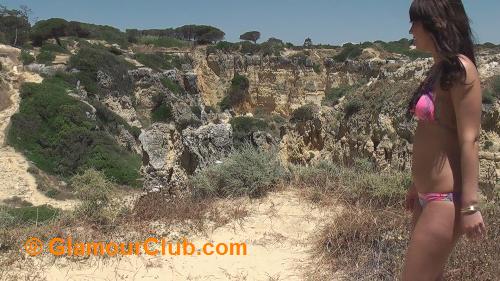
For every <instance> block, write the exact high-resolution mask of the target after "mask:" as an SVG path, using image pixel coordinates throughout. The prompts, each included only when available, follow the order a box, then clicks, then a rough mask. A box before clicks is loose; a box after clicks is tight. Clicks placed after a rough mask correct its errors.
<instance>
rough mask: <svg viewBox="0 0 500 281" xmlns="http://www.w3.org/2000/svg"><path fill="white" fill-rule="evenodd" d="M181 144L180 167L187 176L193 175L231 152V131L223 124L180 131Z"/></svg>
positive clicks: (228, 125) (228, 126) (229, 126)
mask: <svg viewBox="0 0 500 281" xmlns="http://www.w3.org/2000/svg"><path fill="white" fill-rule="evenodd" d="M182 144H183V145H184V152H183V154H182V158H181V164H182V167H183V168H184V169H185V170H186V172H187V173H188V174H193V173H196V172H198V171H199V170H200V169H202V168H204V167H206V166H208V165H210V164H213V163H215V161H217V160H221V159H222V158H223V157H225V156H227V155H228V154H229V153H230V152H231V150H232V147H233V131H232V129H231V125H230V124H224V123H223V124H207V125H204V126H201V127H199V128H196V129H195V128H187V129H185V130H183V131H182Z"/></svg>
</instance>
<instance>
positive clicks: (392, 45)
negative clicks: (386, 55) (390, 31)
mask: <svg viewBox="0 0 500 281" xmlns="http://www.w3.org/2000/svg"><path fill="white" fill-rule="evenodd" d="M376 43H377V44H378V45H380V46H381V47H382V48H383V49H384V50H386V51H388V52H391V53H396V54H402V55H405V56H408V57H409V58H410V59H417V58H427V57H429V56H430V55H429V54H427V53H424V52H421V51H418V50H412V49H410V45H411V41H410V40H409V39H406V38H403V39H401V40H399V41H392V42H382V41H376Z"/></svg>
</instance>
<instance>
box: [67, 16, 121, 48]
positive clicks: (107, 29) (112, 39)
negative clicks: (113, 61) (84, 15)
mask: <svg viewBox="0 0 500 281" xmlns="http://www.w3.org/2000/svg"><path fill="white" fill-rule="evenodd" d="M77 23H78V22H77ZM78 24H79V25H80V28H81V29H82V30H85V32H86V33H88V36H87V37H88V38H92V39H98V40H105V41H107V42H108V43H116V44H118V45H120V46H121V47H122V48H126V47H128V45H129V43H128V37H127V34H126V33H125V32H122V31H120V30H119V29H118V28H115V27H112V26H109V25H97V24H90V23H82V22H80V23H78Z"/></svg>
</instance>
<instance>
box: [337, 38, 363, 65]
mask: <svg viewBox="0 0 500 281" xmlns="http://www.w3.org/2000/svg"><path fill="white" fill-rule="evenodd" d="M342 48H343V49H342V51H341V52H340V54H338V55H336V56H334V57H333V59H334V60H335V61H337V62H344V61H345V60H347V59H356V58H358V57H359V55H361V53H362V52H363V49H362V48H361V47H360V46H359V45H354V44H351V43H347V44H344V46H342Z"/></svg>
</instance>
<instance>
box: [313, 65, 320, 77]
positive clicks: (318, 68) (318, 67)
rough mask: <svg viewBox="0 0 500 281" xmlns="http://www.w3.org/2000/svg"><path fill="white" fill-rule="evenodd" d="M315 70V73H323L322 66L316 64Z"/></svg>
mask: <svg viewBox="0 0 500 281" xmlns="http://www.w3.org/2000/svg"><path fill="white" fill-rule="evenodd" d="M313 70H314V72H316V74H320V73H321V65H319V64H317V63H314V64H313Z"/></svg>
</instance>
